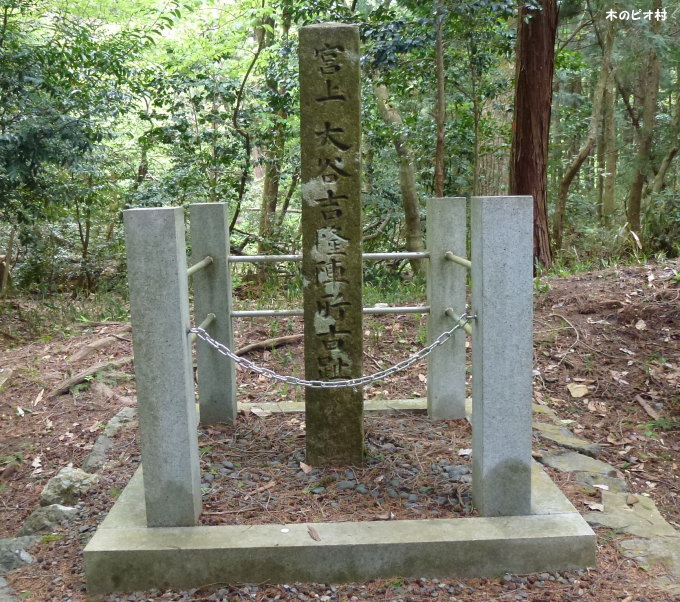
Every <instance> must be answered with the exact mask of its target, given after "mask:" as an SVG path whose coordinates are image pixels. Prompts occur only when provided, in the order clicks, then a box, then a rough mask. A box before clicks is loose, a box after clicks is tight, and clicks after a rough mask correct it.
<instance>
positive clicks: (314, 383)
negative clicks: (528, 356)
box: [188, 313, 477, 389]
mask: <svg viewBox="0 0 680 602" xmlns="http://www.w3.org/2000/svg"><path fill="white" fill-rule="evenodd" d="M476 317H477V316H474V315H470V314H468V313H463V314H461V315H460V317H459V318H458V319H457V320H456V324H455V326H454V327H453V328H451V329H450V330H447V331H445V332H442V333H441V334H440V335H439V336H438V337H437V338H436V339H435V340H434V341H433V342H432V343H431V344H430V345H428V346H427V347H424V348H423V349H421V350H420V351H418V352H417V353H415V354H413V355H412V356H411V357H409V358H407V359H405V360H402V361H401V362H399V363H397V364H395V365H394V366H391V367H390V368H386V369H385V370H380V371H379V372H375V373H373V374H368V375H366V376H361V377H360V378H351V379H348V380H328V381H326V380H305V379H303V378H298V377H297V376H283V375H281V374H277V373H276V372H274V371H273V370H270V369H269V368H266V367H264V366H258V365H257V364H255V363H253V362H251V361H250V360H248V359H246V358H244V357H240V356H238V355H236V354H235V353H234V352H233V351H232V350H231V349H229V347H227V346H226V345H223V344H222V343H220V342H218V341H216V340H215V339H213V338H212V337H211V336H210V335H209V334H208V333H207V332H206V331H205V330H204V329H203V328H189V330H188V333H194V334H195V335H196V336H197V337H198V338H199V339H201V340H203V341H205V342H206V343H208V345H210V346H211V347H213V348H214V349H216V350H217V351H218V352H219V353H221V354H222V355H224V356H226V357H228V358H230V359H232V360H233V361H234V362H236V363H237V364H240V365H241V366H244V367H245V368H248V369H249V370H252V371H254V372H256V373H257V374H262V375H263V376H266V377H267V378H273V379H275V380H280V381H282V382H284V383H288V384H289V385H296V386H299V387H310V388H316V389H341V388H344V387H354V388H356V387H363V386H364V385H368V384H370V383H372V382H375V381H377V380H382V379H383V378H386V377H388V376H391V375H392V374H394V373H395V372H399V371H401V370H405V369H406V368H408V367H409V366H412V365H413V364H415V363H416V362H417V361H419V360H421V359H423V358H424V357H426V356H427V355H429V354H430V353H432V351H434V350H435V349H436V348H437V347H439V346H440V345H443V344H444V343H445V342H446V341H447V340H448V339H449V338H450V337H451V335H453V333H454V332H456V330H458V329H460V328H463V327H464V326H465V325H466V324H468V323H469V322H470V320H473V319H475V318H476Z"/></svg>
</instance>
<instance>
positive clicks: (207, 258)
mask: <svg viewBox="0 0 680 602" xmlns="http://www.w3.org/2000/svg"><path fill="white" fill-rule="evenodd" d="M212 262H213V258H212V257H210V255H206V256H205V257H204V258H203V259H201V261H199V262H197V263H195V264H194V265H192V266H191V267H190V268H187V276H191V275H192V274H194V273H196V272H198V270H200V269H201V268H204V267H206V266H209V265H210V264H211V263H212Z"/></svg>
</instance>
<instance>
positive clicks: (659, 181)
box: [650, 66, 680, 194]
mask: <svg viewBox="0 0 680 602" xmlns="http://www.w3.org/2000/svg"><path fill="white" fill-rule="evenodd" d="M675 89H676V90H680V66H679V67H678V68H677V72H676V86H675ZM671 128H672V129H671V141H672V142H671V147H670V148H669V149H668V152H667V153H666V155H665V156H664V158H663V159H662V160H661V165H659V170H658V171H657V172H656V175H655V176H654V181H653V182H652V186H651V189H650V192H651V194H658V193H659V192H661V190H662V189H663V182H664V179H665V177H666V174H667V173H668V169H669V168H670V166H671V163H672V162H673V159H674V158H675V156H676V155H677V154H678V151H679V150H680V93H679V94H677V95H676V98H675V115H673V125H672V126H671Z"/></svg>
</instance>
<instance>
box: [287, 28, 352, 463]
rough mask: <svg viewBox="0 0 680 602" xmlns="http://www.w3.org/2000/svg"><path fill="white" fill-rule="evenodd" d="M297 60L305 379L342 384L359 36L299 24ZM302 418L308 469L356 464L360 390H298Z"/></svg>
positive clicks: (347, 338)
mask: <svg viewBox="0 0 680 602" xmlns="http://www.w3.org/2000/svg"><path fill="white" fill-rule="evenodd" d="M299 53H300V54H299V60H300V130H301V131H300V147H301V159H302V250H303V253H302V254H303V263H302V271H303V279H304V322H305V375H306V378H307V379H310V380H324V381H333V380H344V379H349V378H356V377H359V376H361V372H362V355H363V353H362V328H361V318H362V299H361V284H362V259H361V234H362V233H361V130H360V121H361V119H360V94H361V87H360V79H359V78H360V73H359V29H358V28H357V27H356V26H354V25H344V24H335V23H333V24H330V23H324V24H318V25H310V26H307V27H303V28H302V29H301V30H300V50H299ZM305 413H306V423H307V461H308V462H309V463H310V464H312V465H314V466H330V465H347V464H361V462H362V460H363V392H362V390H361V389H360V388H347V387H344V388H337V389H319V388H308V389H307V390H306V395H305Z"/></svg>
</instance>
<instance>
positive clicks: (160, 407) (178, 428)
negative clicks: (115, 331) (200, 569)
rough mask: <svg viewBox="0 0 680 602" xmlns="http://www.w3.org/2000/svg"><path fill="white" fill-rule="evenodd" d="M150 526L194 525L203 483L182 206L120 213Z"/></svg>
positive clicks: (147, 514) (147, 517)
mask: <svg viewBox="0 0 680 602" xmlns="http://www.w3.org/2000/svg"><path fill="white" fill-rule="evenodd" d="M123 219H124V222H125V241H126V247H127V264H128V282H129V286H130V316H131V321H132V343H133V349H134V357H135V378H136V382H137V411H138V413H139V437H140V446H141V451H142V466H143V468H144V495H145V500H146V520H147V525H148V526H149V527H185V526H193V525H195V524H196V521H197V520H198V516H199V514H200V512H201V483H200V471H199V463H198V436H197V432H196V427H197V420H196V407H195V402H194V378H193V370H192V363H191V346H190V340H189V336H188V335H187V328H188V327H189V294H188V288H187V263H186V249H185V242H184V210H183V209H182V208H181V207H164V208H160V209H129V210H127V211H124V212H123Z"/></svg>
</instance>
